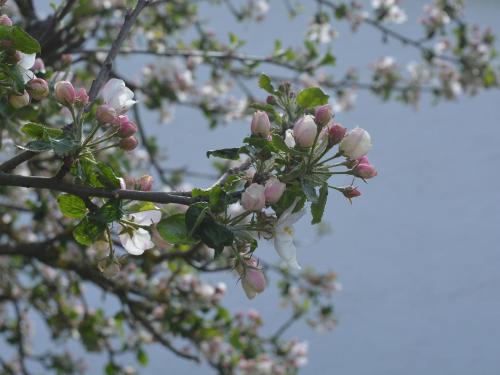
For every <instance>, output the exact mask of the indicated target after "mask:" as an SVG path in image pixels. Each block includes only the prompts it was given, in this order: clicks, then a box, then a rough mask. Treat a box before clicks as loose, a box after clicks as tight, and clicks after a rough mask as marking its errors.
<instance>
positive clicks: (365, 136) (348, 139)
mask: <svg viewBox="0 0 500 375" xmlns="http://www.w3.org/2000/svg"><path fill="white" fill-rule="evenodd" d="M371 148H372V142H371V137H370V134H369V133H368V132H367V131H366V130H364V129H361V128H359V127H356V128H354V129H353V130H351V131H350V132H349V133H348V134H347V135H346V136H345V137H344V139H342V141H341V142H340V146H339V151H340V152H341V153H342V155H344V156H347V157H348V158H349V159H358V158H360V157H362V156H365V155H366V154H367V153H368V151H370V150H371Z"/></svg>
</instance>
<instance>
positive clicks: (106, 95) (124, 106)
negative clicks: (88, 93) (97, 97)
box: [101, 78, 137, 115]
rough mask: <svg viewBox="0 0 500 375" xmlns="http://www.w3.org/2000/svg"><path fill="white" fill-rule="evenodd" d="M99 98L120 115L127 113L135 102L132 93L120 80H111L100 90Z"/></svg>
mask: <svg viewBox="0 0 500 375" xmlns="http://www.w3.org/2000/svg"><path fill="white" fill-rule="evenodd" d="M101 97H102V99H103V100H104V102H105V103H106V104H108V105H110V106H111V107H113V108H114V109H115V110H116V113H117V114H119V115H121V114H124V113H125V112H127V111H128V110H129V109H130V107H132V106H133V105H134V104H135V103H137V101H135V100H133V97H134V93H133V91H132V90H130V89H129V88H128V87H126V86H125V82H123V81H122V80H121V79H116V78H111V79H110V80H109V81H108V82H107V83H106V84H105V85H104V87H103V88H102V90H101Z"/></svg>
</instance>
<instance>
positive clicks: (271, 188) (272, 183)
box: [264, 176, 286, 204]
mask: <svg viewBox="0 0 500 375" xmlns="http://www.w3.org/2000/svg"><path fill="white" fill-rule="evenodd" d="M264 188H265V190H264V194H265V196H266V202H267V203H271V204H274V203H276V202H278V201H279V200H280V198H281V196H282V195H283V193H284V192H285V189H286V184H285V183H283V182H281V181H280V180H278V178H276V177H274V176H272V177H270V178H269V180H267V181H266V184H265V185H264Z"/></svg>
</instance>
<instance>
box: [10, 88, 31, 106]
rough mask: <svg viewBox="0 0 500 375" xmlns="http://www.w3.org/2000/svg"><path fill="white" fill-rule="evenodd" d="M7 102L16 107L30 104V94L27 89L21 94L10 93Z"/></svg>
mask: <svg viewBox="0 0 500 375" xmlns="http://www.w3.org/2000/svg"><path fill="white" fill-rule="evenodd" d="M9 103H10V105H11V106H13V107H14V108H16V109H19V108H23V107H26V106H27V105H28V104H30V96H29V94H28V92H27V91H24V92H23V93H22V94H21V95H17V94H11V95H10V96H9Z"/></svg>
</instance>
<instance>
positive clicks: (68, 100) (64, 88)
mask: <svg viewBox="0 0 500 375" xmlns="http://www.w3.org/2000/svg"><path fill="white" fill-rule="evenodd" d="M54 90H55V95H56V100H57V101H58V102H59V103H61V104H63V105H72V104H73V103H75V99H76V92H75V88H74V87H73V85H72V84H71V82H69V81H59V82H57V83H56V84H55V86H54Z"/></svg>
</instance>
